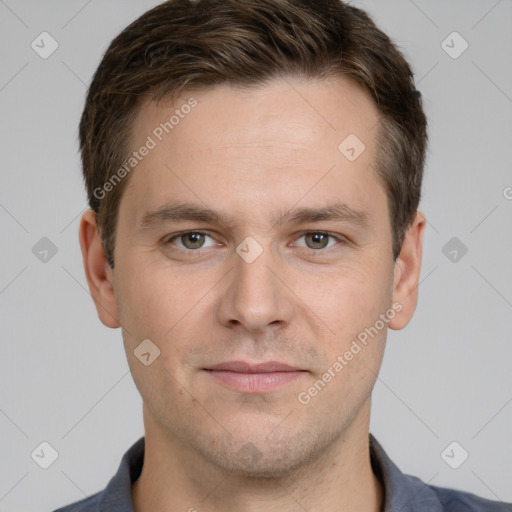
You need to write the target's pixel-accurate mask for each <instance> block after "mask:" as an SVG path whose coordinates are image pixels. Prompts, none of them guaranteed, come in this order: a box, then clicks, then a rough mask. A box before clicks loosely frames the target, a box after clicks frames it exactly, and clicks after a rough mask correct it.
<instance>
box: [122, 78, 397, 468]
mask: <svg viewBox="0 0 512 512" xmlns="http://www.w3.org/2000/svg"><path fill="white" fill-rule="evenodd" d="M190 97H193V98H194V99H195V100H197V105H196V106H195V107H193V108H191V109H184V110H181V112H182V114H183V112H184V111H187V112H188V110H190V112H189V113H187V114H186V115H183V118H181V117H180V120H179V123H177V124H176V125H175V126H174V127H173V129H172V130H170V131H169V133H168V134H166V133H165V132H163V136H162V140H161V141H159V140H158V139H157V138H156V137H155V135H154V133H155V132H154V130H155V129H156V128H157V127H158V126H159V125H160V123H162V122H165V121H167V120H169V118H170V116H171V115H172V114H173V113H174V111H175V109H180V106H181V105H183V104H185V103H186V102H187V100H188V99H189V98H190ZM377 123H378V117H377V109H376V107H375V106H374V105H373V103H372V101H371V99H370V97H369V96H368V95H367V94H366V93H364V92H363V91H362V90H361V89H359V88H358V87H357V86H356V85H354V84H352V83H351V82H349V81H347V80H344V79H336V80H334V79H333V80H330V81H328V82H323V83H320V82H312V81H299V80H291V79H290V80H288V81H285V80H275V81H274V82H272V84H271V85H269V86H265V87H261V88H259V89H254V90H251V91H239V90H236V89H233V88H230V87H229V86H227V85H223V86H216V87H214V88H213V89H210V90H201V91H198V92H194V93H193V94H192V93H190V94H184V95H183V96H182V98H181V100H180V101H179V102H178V103H177V104H174V105H172V106H170V105H169V104H165V105H164V104H162V105H160V106H156V104H155V103H152V102H148V101H146V102H145V103H144V104H143V105H142V107H141V109H140V111H139V115H138V117H137V119H136V121H135V123H134V126H133V139H132V142H133V148H134V149H137V148H139V147H140V146H142V145H143V144H145V143H146V141H147V137H148V136H151V137H152V139H153V140H154V141H155V142H156V143H157V144H156V147H155V148H154V149H151V150H150V151H149V154H148V155H147V156H146V157H144V159H143V160H142V161H141V162H140V163H139V164H138V165H137V167H136V168H135V169H134V170H133V171H132V175H131V177H130V182H129V183H128V186H127V188H126V190H125V191H124V193H123V197H122V200H121V204H120V209H119V221H118V225H117V232H116V247H115V254H114V259H115V265H116V266H115V270H114V272H113V285H114V291H115V297H116V302H117V308H118V311H117V313H118V315H119V321H120V323H121V324H122V326H123V337H124V343H125V348H126V352H127V357H128V361H129V365H130V368H131V371H132V374H133V378H134V380H135V383H136V385H137V387H138V389H139V391H140V393H141V395H142V398H143V400H144V403H145V406H146V413H147V414H149V415H150V417H151V422H152V424H153V425H154V426H155V427H154V428H158V430H159V431H160V435H163V436H164V437H165V438H166V439H167V440H169V441H171V442H172V443H174V445H176V446H178V445H179V446H181V447H182V448H183V449H186V450H191V451H192V452H194V453H195V454H196V455H197V454H199V455H200V456H202V457H203V458H204V460H207V461H210V462H212V463H214V464H216V465H219V466H221V467H224V468H226V469H229V470H232V471H236V472H240V473H245V474H252V475H267V476H271V475H274V476H275V475H279V474H283V473H284V472H287V471H289V470H290V469H293V468H295V467H297V466H298V465H300V464H301V463H303V462H304V461H305V460H307V459H309V458H314V457H315V456H318V455H319V454H321V453H324V452H325V450H326V449H327V448H329V447H330V446H331V445H332V443H333V442H335V441H336V440H337V439H340V437H342V436H343V435H344V433H346V432H348V431H349V429H351V428H352V429H354V428H357V429H364V428H366V429H367V428H368V427H367V423H368V417H369V405H370V395H371V390H372V388H373V386H374V383H375V380H376V374H377V373H378V370H379V366H380V363H381V360H382V355H383V350H384V345H385V337H386V329H385V328H384V329H380V330H379V332H378V333H377V334H376V335H374V336H373V337H371V336H367V344H366V345H363V343H361V342H360V341H358V338H357V335H358V334H360V333H362V332H365V328H370V327H374V326H375V324H376V321H377V320H378V319H379V315H381V314H384V315H386V311H387V310H389V309H390V308H391V305H392V303H393V281H394V272H393V271H394V262H393V259H392V249H391V238H392V234H391V227H390V223H389V216H388V202H387V198H386V194H385V191H384V189H383V187H382V185H381V184H380V183H379V181H378V179H377V176H376V171H375V151H376V147H375V136H376V131H377ZM158 133H159V132H158ZM350 134H355V135H356V136H357V137H358V138H359V139H360V141H362V142H363V143H364V145H365V149H364V151H363V152H362V153H361V154H360V155H359V156H358V157H357V158H356V159H355V160H354V159H353V157H354V155H355V156H357V154H358V153H359V152H360V150H361V148H362V146H357V145H355V143H354V141H355V140H356V139H354V138H351V139H348V142H347V143H345V146H343V145H342V150H340V149H339V146H340V143H342V142H343V141H344V140H345V139H346V138H347V137H348V136H349V135H350ZM352 147H354V151H352V150H351V149H350V148H352ZM347 156H349V157H350V158H347ZM351 160H352V161H351ZM372 166H373V167H372ZM178 203H179V204H180V205H182V206H183V205H189V206H190V207H193V208H197V209H209V210H213V211H215V212H216V213H217V214H218V216H219V219H217V220H212V219H206V218H203V219H202V220H199V219H198V220H194V219H192V218H189V219H182V220H180V219H178V218H176V217H173V216H171V215H167V216H162V215H160V216H154V215H153V216H149V215H148V214H150V213H151V212H155V211H158V210H160V209H162V208H164V207H165V206H171V205H177V204H178ZM340 203H342V204H344V205H346V206H347V207H348V208H350V209H351V210H354V211H357V212H360V213H361V214H363V215H364V216H365V219H366V222H363V221H362V220H361V218H360V217H355V216H346V218H341V217H340V218H327V219H324V220H315V218H314V217H311V216H309V217H308V216H303V218H302V219H294V218H293V216H294V213H295V212H296V211H297V210H300V209H322V208H325V207H326V206H330V205H335V204H340ZM340 211H342V210H340ZM344 211H345V212H346V211H348V210H344ZM310 213H311V212H310ZM342 213H343V211H342ZM279 217H281V221H280V222H277V220H278V219H279ZM144 219H145V220H146V221H147V222H146V223H145V225H144V227H143V220H144ZM226 219H228V220H229V221H226ZM308 231H309V232H310V234H307V232H308ZM187 232H188V235H187V234H186V233H187ZM190 232H192V233H190ZM326 234H328V236H327V235H326ZM178 235H180V236H178ZM181 235H184V236H181ZM248 237H249V239H248V240H246V239H247V238H248ZM242 242H244V243H243V244H242ZM240 244H241V245H240ZM237 247H238V251H237ZM381 318H382V317H381ZM378 325H380V324H378ZM366 332H368V331H366ZM372 333H373V331H372ZM145 339H150V340H151V341H152V342H153V343H154V344H155V345H156V346H157V347H158V348H159V350H160V355H159V357H158V358H157V359H156V360H155V361H154V362H153V363H152V364H150V365H148V366H146V365H144V364H142V362H141V361H140V360H139V359H138V358H137V357H135V355H134V350H135V349H136V348H137V347H138V345H139V344H140V343H141V342H142V341H143V340H145ZM354 340H356V341H357V343H358V346H359V347H360V351H358V352H357V353H355V352H356V350H354V351H353V353H354V355H353V358H352V359H351V360H347V358H346V357H344V354H345V353H346V352H347V351H348V350H350V348H351V346H352V347H354V345H353V344H352V343H353V341H354ZM338 356H342V359H343V360H344V361H345V362H344V363H343V365H342V369H341V370H339V368H340V367H339V366H337V365H335V363H336V361H338V362H339V361H340V359H339V358H338ZM146 357H147V356H146ZM230 362H231V363H232V362H245V363H248V364H249V365H252V368H251V369H252V370H257V369H258V368H257V367H255V366H254V365H258V364H260V363H268V362H277V363H282V364H285V365H288V366H289V367H292V368H296V369H298V370H300V371H295V372H273V371H272V370H273V368H271V367H267V368H265V367H260V372H256V373H257V375H256V374H255V375H252V376H251V375H249V376H248V375H246V371H247V368H246V371H245V372H243V371H242V370H243V368H244V366H243V365H237V364H231V365H229V364H228V363H230ZM218 365H221V366H220V369H219V370H217V371H213V368H214V367H218ZM274 369H275V368H274ZM329 369H331V372H330V374H331V377H332V378H331V379H330V381H329V382H327V383H325V380H324V384H325V386H321V385H318V384H317V393H315V392H314V391H312V392H309V391H308V390H310V388H311V387H312V386H313V385H314V384H315V382H316V381H318V380H319V379H320V380H322V376H323V375H324V374H325V373H326V372H328V370H329ZM263 371H266V372H267V375H263V374H262V373H261V372H263ZM327 380H329V379H327ZM308 397H309V398H308ZM366 432H367V430H366ZM147 434H148V433H147ZM249 443H250V444H249ZM248 461H249V462H250V463H249V464H248Z"/></svg>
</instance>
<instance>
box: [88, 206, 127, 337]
mask: <svg viewBox="0 0 512 512" xmlns="http://www.w3.org/2000/svg"><path fill="white" fill-rule="evenodd" d="M79 238H80V247H81V249H82V258H83V262H84V269H85V276H86V278H87V283H88V284H89V290H90V292H91V296H92V299H93V301H94V305H95V306H96V311H97V312H98V316H99V318H100V320H101V322H102V323H103V324H104V325H106V326H107V327H111V328H113V329H114V328H116V327H119V326H120V325H121V324H120V323H119V314H118V311H117V302H116V298H115V294H114V286H113V283H114V275H113V272H112V270H111V268H110V267H109V265H108V262H107V256H106V254H105V250H104V249H103V245H102V243H101V238H100V233H99V230H98V226H97V224H96V214H95V213H94V211H93V210H87V211H86V212H85V213H84V214H83V215H82V218H81V220H80V228H79Z"/></svg>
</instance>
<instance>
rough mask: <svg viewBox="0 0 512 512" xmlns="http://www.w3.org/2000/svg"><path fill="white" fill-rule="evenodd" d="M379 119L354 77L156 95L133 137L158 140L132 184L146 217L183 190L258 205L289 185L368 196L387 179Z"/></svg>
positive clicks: (321, 194) (312, 194) (299, 190)
mask: <svg viewBox="0 0 512 512" xmlns="http://www.w3.org/2000/svg"><path fill="white" fill-rule="evenodd" d="M192 105H193V106H192ZM377 125H378V110H377V108H376V106H375V104H374V102H373V100H372V98H371V97H370V95H369V94H368V93H367V92H366V91H364V90H363V89H361V88H360V87H359V86H358V85H357V84H355V83H354V82H352V81H351V80H348V79H346V78H331V79H329V80H324V81H317V80H315V81H313V80H304V79H297V78H295V79H292V78H281V79H276V80H274V81H272V82H271V83H270V84H267V85H265V86H259V87H252V88H250V89H245V90H244V89H240V88H233V87H231V86H229V85H227V84H220V85H216V86H214V87H212V88H209V89H198V90H190V91H187V92H185V93H183V94H182V95H181V96H180V98H178V99H177V101H174V102H173V103H170V102H164V101H163V102H160V103H156V102H155V101H152V100H151V99H149V98H147V99H145V100H144V101H143V102H142V103H141V105H140V108H139V110H138V112H137V115H136V118H135V121H134V124H133V129H132V141H131V143H132V144H131V145H132V147H133V148H134V149H137V148H139V147H141V146H143V145H144V143H145V141H147V140H148V137H150V138H151V139H152V140H153V142H154V148H153V149H151V151H150V152H149V153H148V154H147V156H145V157H144V159H143V160H141V162H140V163H139V164H138V165H137V168H136V169H135V172H133V173H132V175H131V177H130V183H129V184H128V187H127V190H126V191H125V194H128V195H130V194H131V196H132V197H131V199H130V201H131V203H132V204H133V205H134V207H135V209H136V210H137V213H138V218H140V216H141V215H143V213H144V212H143V211H144V210H145V209H147V208H145V206H146V205H147V203H149V202H150V203H152V205H153V206H155V205H157V204H158V203H160V204H165V203H166V202H168V201H169V199H172V198H173V196H179V195H180V194H181V195H186V196H188V198H194V195H195V196H196V197H195V198H194V199H195V200H197V199H201V200H202V202H203V203H210V205H211V204H212V203H215V204H217V205H219V204H222V202H223V200H224V201H225V200H226V199H229V200H231V201H234V200H235V199H237V200H238V202H239V205H240V206H242V205H245V207H246V208H249V207H250V206H251V205H252V206H256V205H257V204H259V205H260V206H261V204H262V203H263V202H264V201H263V200H265V201H266V202H267V205H269V204H271V203H272V202H273V201H274V202H275V201H279V199H280V195H281V196H282V195H283V193H285V194H286V195H287V196H288V199H289V200H290V201H298V200H300V198H301V197H304V196H305V195H306V194H307V195H308V199H311V200H312V201H313V202H315V201H316V203H317V204H319V203H321V202H322V201H323V200H324V199H325V200H327V199H328V198H327V197H326V194H329V193H331V194H336V192H337V191H338V192H339V191H342V192H343V194H344V195H345V196H347V197H348V196H352V199H355V200H357V201H359V203H361V202H363V203H364V202H365V200H366V201H367V198H366V199H365V196H367V195H368V192H369V191H371V188H370V187H372V186H373V187H375V186H380V185H379V182H378V181H377V180H376V177H375V176H374V172H375V171H374V167H375V166H374V163H375V162H374V159H375V135H376V132H377ZM354 156H355V157H356V158H354ZM208 197H210V198H211V200H208V199H207V198H208ZM338 199H343V198H338ZM134 220H135V219H134Z"/></svg>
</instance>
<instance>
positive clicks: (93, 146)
mask: <svg viewBox="0 0 512 512" xmlns="http://www.w3.org/2000/svg"><path fill="white" fill-rule="evenodd" d="M426 128H427V127H426V119H425V115H424V113H423V109H422V102H421V96H420V94H419V92H418V91H417V90H416V89H415V87H414V82H413V77H412V73H411V70H410V68H409V66H408V64H407V62H406V61H405V60H404V58H403V57H402V55H401V54H400V53H399V52H398V50H397V49H396V47H395V46H394V44H393V43H392V42H391V41H390V39H389V38H388V37H387V36H386V35H385V34H383V33H382V32H381V31H380V30H379V29H378V28H377V27H376V26H375V25H374V24H373V22H372V21H371V19H370V18H369V17H368V16H367V15H366V14H365V13H364V12H363V11H361V10H359V9H357V8H355V7H352V6H350V5H348V4H344V3H342V2H340V1H338V0H323V1H322V2H315V1H314V0H301V1H299V0H199V1H197V2H191V1H189V0H171V1H169V2H166V3H164V4H162V5H160V6H157V7H155V8H154V9H152V10H150V11H149V12H147V13H145V14H144V15H143V16H142V17H141V18H139V19H138V20H136V21H135V22H134V23H132V24H131V25H130V26H129V27H127V28H126V29H125V30H124V31H123V32H122V33H121V34H120V35H119V36H118V37H117V38H116V39H115V40H114V41H113V42H112V44H111V45H110V47H109V49H108V50H107V52H106V54H105V56H104V58H103V60H102V62H101V64H100V66H99V68H98V70H97V72H96V74H95V76H94V78H93V81H92V84H91V87H90V89H89V92H88V96H87V101H86V106H85V109H84V112H83V115H82V119H81V123H80V145H81V152H82V161H83V171H84V178H85V182H86V186H87V191H88V198H89V205H90V207H91V209H90V210H89V211H87V212H86V213H85V214H84V215H83V217H82V219H81V224H80V244H81V248H82V253H83V260H84V267H85V272H86V277H87V280H88V284H89V287H90V290H91V294H92V296H93V299H94V301H95V304H96V307H97V311H98V315H99V317H100V320H101V321H102V322H103V323H104V324H105V325H106V326H108V327H111V328H117V327H119V326H121V328H122V334H123V340H124V344H125V349H126V354H127V358H128V363H129V366H130V369H131V372H132V375H133V378H134V381H135V383H136V385H137V388H138V390H139V392H140V393H141V396H142V398H143V403H144V407H143V414H144V426H145V437H144V438H141V439H140V440H139V441H138V442H137V443H135V444H134V445H133V446H132V448H130V450H129V451H128V452H127V453H126V455H125V457H124V458H123V460H122V462H121V466H120V468H119V472H118V473H117V474H116V475H115V476H114V477H113V479H112V480H111V481H110V483H109V485H108V486H107V488H106V489H105V490H104V491H102V492H100V493H98V494H96V495H94V496H91V497H90V498H87V499H85V500H83V501H81V502H79V503H76V504H74V505H70V506H68V507H64V508H62V509H60V511H69V512H70V511H71V510H80V511H82V512H87V511H92V510H98V511H109V512H121V511H124V512H127V511H136V512H150V511H151V512H152V511H158V512H171V511H180V510H182V511H200V512H203V511H211V512H214V511H221V510H222V511H226V510H227V511H255V512H256V511H270V510H280V511H295V510H308V511H317V510H318V511H320V510H321V511H341V510H343V511H345V510H346V511H360V512H377V511H385V512H391V511H399V510H403V511H415V512H417V511H420V512H423V511H455V510H457V511H458V510H471V511H483V510H485V511H504V510H512V505H508V504H504V503H499V502H493V501H489V500H485V499H482V498H479V497H477V496H475V495H473V494H469V493H464V492H460V491H455V490H450V489H443V488H439V487H434V486H429V485H426V484H424V483H422V482H421V481H420V480H419V479H417V478H415V477H412V476H407V475H404V474H402V473H401V472H400V470H399V469H398V468H397V466H396V465H394V463H393V462H392V461H391V460H390V459H389V458H388V456H387V455H386V453H385V452H384V450H383V448H382V447H381V446H380V445H379V443H378V442H377V440H376V439H375V438H374V437H373V436H372V435H370V434H369V421H370V408H371V393H372V389H373V386H374V384H375V381H376V378H377V375H378V371H379V368H380V364H381V361H382V357H383V352H384V347H385V342H386V335H387V328H388V327H389V328H391V329H402V328H404V327H405V326H406V325H407V323H408V322H409V321H410V319H411V317H412V315H413V313H414V310H415V307H416V302H417V287H418V280H419V274H420V267H421V256H422V237H423V232H424V228H425V217H424V215H423V214H422V213H421V212H420V211H418V209H417V208H418V204H419V200H420V196H421V182H422V175H423V166H424V159H425V150H426V142H427V133H426Z"/></svg>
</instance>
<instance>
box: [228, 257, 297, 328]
mask: <svg viewBox="0 0 512 512" xmlns="http://www.w3.org/2000/svg"><path fill="white" fill-rule="evenodd" d="M234 259H235V261H234V268H233V270H232V271H231V272H229V274H228V277H227V285H226V288H225V289H224V290H223V294H222V298H221V301H220V305H219V308H218V315H219V320H220V322H221V323H222V325H224V326H226V327H230V328H237V329H243V330H246V331H249V332H251V333H253V334H257V333H262V332H264V331H268V330H276V329H279V328H282V327H284V326H286V325H288V324H289V323H290V320H291V317H292V313H293V303H292V298H293V293H292V292H291V291H290V289H289V288H288V286H287V284H286V276H285V275H284V272H283V269H282V267H281V266H280V265H279V262H278V260H277V259H276V258H275V257H274V254H273V252H272V250H271V249H270V248H269V247H265V248H263V252H262V253H261V254H260V256H259V257H258V258H257V259H255V260H254V261H252V262H250V263H249V262H248V261H246V260H244V259H243V258H242V257H240V256H238V254H236V255H235V256H234Z"/></svg>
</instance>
